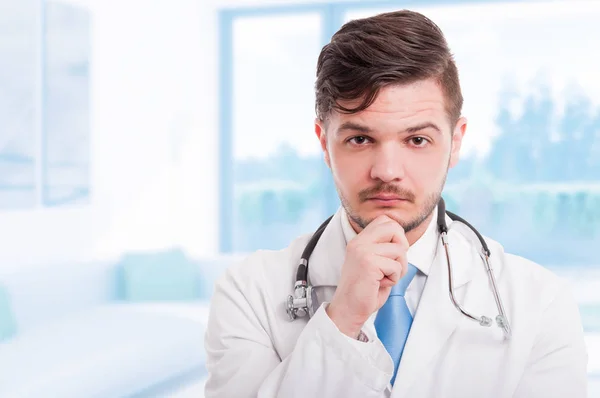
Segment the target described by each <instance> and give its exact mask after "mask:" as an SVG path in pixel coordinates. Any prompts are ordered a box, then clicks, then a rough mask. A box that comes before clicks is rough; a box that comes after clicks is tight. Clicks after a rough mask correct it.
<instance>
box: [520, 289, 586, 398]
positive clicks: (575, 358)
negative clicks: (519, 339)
mask: <svg viewBox="0 0 600 398" xmlns="http://www.w3.org/2000/svg"><path fill="white" fill-rule="evenodd" d="M587 361H588V356H587V350H586V347H585V340H584V336H583V327H582V324H581V316H580V314H579V309H578V307H577V303H576V302H575V299H574V297H573V296H572V294H571V291H570V289H569V288H568V287H567V286H566V284H565V285H563V286H561V288H560V290H559V292H558V294H557V295H556V297H555V298H554V300H553V301H552V302H551V303H550V305H549V307H548V308H547V309H546V311H545V312H544V314H543V315H542V321H541V330H540V334H539V335H538V337H537V340H536V343H535V344H534V346H533V349H532V351H531V355H530V359H529V363H528V364H527V367H526V368H525V373H524V374H523V377H522V379H521V381H520V383H519V386H518V387H517V390H516V392H515V395H514V398H538V397H539V398H563V397H569V398H587Z"/></svg>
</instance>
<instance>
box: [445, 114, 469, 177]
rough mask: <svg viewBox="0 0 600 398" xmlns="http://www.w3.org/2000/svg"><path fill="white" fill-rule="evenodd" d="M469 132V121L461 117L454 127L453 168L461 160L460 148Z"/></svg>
mask: <svg viewBox="0 0 600 398" xmlns="http://www.w3.org/2000/svg"><path fill="white" fill-rule="evenodd" d="M466 132H467V119H466V118H464V117H461V118H459V119H458V121H457V122H456V125H455V126H454V130H453V134H452V149H451V152H450V165H449V167H450V168H452V167H454V166H456V165H457V164H458V160H459V158H460V147H461V145H462V140H463V137H464V136H465V133H466Z"/></svg>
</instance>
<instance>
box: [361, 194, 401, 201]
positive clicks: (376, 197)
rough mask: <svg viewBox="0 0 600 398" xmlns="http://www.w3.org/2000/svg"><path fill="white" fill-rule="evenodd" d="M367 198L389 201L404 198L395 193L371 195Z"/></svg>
mask: <svg viewBox="0 0 600 398" xmlns="http://www.w3.org/2000/svg"><path fill="white" fill-rule="evenodd" d="M369 199H370V200H377V201H390V202H396V201H400V200H404V199H402V198H401V197H400V196H395V195H377V196H373V197H371V198H369Z"/></svg>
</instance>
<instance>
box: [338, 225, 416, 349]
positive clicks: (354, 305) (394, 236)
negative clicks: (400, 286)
mask: <svg viewBox="0 0 600 398" xmlns="http://www.w3.org/2000/svg"><path fill="white" fill-rule="evenodd" d="M408 248H409V244H408V240H407V239H406V235H405V234H404V229H403V228H402V226H401V225H400V224H399V223H398V222H397V221H395V220H393V219H392V218H390V217H388V216H386V215H382V216H379V217H377V218H376V219H374V220H373V221H372V222H371V223H369V225H367V227H366V228H365V229H363V230H362V231H361V232H360V233H359V234H358V235H357V236H356V237H355V238H354V239H353V240H352V241H350V243H348V245H347V247H346V259H345V261H344V264H343V266H342V274H341V278H340V281H339V283H338V286H337V289H336V291H335V294H334V295H333V298H332V300H331V303H330V304H329V306H328V307H327V310H326V312H327V314H328V315H329V317H330V318H331V320H332V321H333V322H334V323H335V324H336V326H337V327H338V329H339V330H340V331H341V332H342V333H344V334H346V335H348V336H350V337H352V338H356V337H358V334H359V333H360V330H361V328H362V327H363V325H364V323H365V322H366V321H367V319H369V317H370V316H371V315H372V314H373V313H374V312H375V311H377V310H379V308H381V306H383V304H384V303H385V302H386V300H387V299H388V296H389V295H390V292H391V290H392V287H393V286H394V285H395V284H396V283H397V282H398V281H399V280H400V279H401V278H402V277H403V276H404V275H405V274H406V270H407V267H408V259H407V256H406V254H407V251H408Z"/></svg>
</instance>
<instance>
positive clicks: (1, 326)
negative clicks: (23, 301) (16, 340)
mask: <svg viewBox="0 0 600 398" xmlns="http://www.w3.org/2000/svg"><path fill="white" fill-rule="evenodd" d="M16 333H17V323H16V321H15V317H14V314H13V312H12V308H11V306H10V297H9V296H8V292H7V291H6V289H5V288H4V287H3V286H2V285H0V342H1V341H3V340H8V339H9V338H11V337H12V336H14V335H15V334H16Z"/></svg>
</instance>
